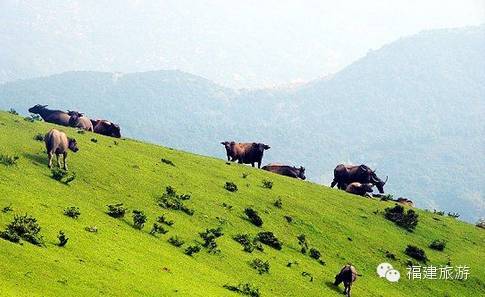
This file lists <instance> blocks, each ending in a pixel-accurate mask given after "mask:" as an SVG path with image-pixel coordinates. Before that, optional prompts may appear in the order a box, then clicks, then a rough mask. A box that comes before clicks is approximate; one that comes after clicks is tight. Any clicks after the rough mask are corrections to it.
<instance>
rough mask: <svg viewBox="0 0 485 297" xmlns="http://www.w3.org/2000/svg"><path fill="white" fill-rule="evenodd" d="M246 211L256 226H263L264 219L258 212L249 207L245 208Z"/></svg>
mask: <svg viewBox="0 0 485 297" xmlns="http://www.w3.org/2000/svg"><path fill="white" fill-rule="evenodd" d="M244 213H245V214H246V216H247V217H248V220H249V221H250V222H251V223H252V224H253V225H255V226H258V227H261V226H263V219H261V217H260V216H259V214H258V212H257V211H255V210H254V209H252V208H250V207H248V208H246V209H245V210H244Z"/></svg>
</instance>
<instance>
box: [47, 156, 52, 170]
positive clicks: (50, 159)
mask: <svg viewBox="0 0 485 297" xmlns="http://www.w3.org/2000/svg"><path fill="white" fill-rule="evenodd" d="M47 156H48V157H49V165H48V166H49V168H52V157H53V156H52V152H49V153H47Z"/></svg>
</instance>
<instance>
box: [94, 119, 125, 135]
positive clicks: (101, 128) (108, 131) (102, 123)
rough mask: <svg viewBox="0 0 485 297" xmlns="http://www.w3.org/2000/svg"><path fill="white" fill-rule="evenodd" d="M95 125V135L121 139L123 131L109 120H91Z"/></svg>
mask: <svg viewBox="0 0 485 297" xmlns="http://www.w3.org/2000/svg"><path fill="white" fill-rule="evenodd" d="M91 123H92V124H93V128H94V133H98V134H102V135H106V136H110V137H116V138H120V137H121V129H120V126H118V125H117V124H115V123H111V122H110V121H107V120H91Z"/></svg>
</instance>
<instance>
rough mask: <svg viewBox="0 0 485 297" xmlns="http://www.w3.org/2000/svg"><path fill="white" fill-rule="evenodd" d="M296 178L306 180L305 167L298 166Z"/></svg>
mask: <svg viewBox="0 0 485 297" xmlns="http://www.w3.org/2000/svg"><path fill="white" fill-rule="evenodd" d="M298 177H299V178H301V179H302V180H305V179H306V176H305V167H303V166H300V169H299V170H298Z"/></svg>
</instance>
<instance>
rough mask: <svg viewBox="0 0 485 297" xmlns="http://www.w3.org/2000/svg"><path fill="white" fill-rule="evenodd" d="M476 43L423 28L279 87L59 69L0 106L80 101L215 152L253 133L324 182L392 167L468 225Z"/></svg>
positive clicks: (484, 99) (476, 121) (8, 87)
mask: <svg viewBox="0 0 485 297" xmlns="http://www.w3.org/2000/svg"><path fill="white" fill-rule="evenodd" d="M484 49H485V27H484V26H482V27H476V28H465V29H453V30H435V31H429V32H423V33H420V34H418V35H415V36H412V37H408V38H403V39H400V40H398V41H396V42H394V43H391V44H389V45H387V46H384V47H383V48H381V49H379V50H376V51H371V52H369V53H368V54H367V56H366V57H364V58H362V59H360V60H358V61H356V62H355V63H353V64H352V65H350V66H348V67H347V68H345V69H344V70H342V71H341V72H339V73H337V74H335V75H334V76H332V77H329V78H326V79H325V80H317V81H313V82H311V83H309V84H306V85H303V86H300V87H297V88H294V89H281V90H256V91H234V90H231V89H227V88H223V87H220V86H218V85H216V84H214V83H212V82H210V81H208V80H206V79H203V78H201V77H198V76H194V75H190V74H187V73H184V72H179V71H155V72H146V73H133V74H126V75H121V74H114V73H100V72H68V73H63V74H59V75H54V76H50V77H43V78H36V79H30V80H23V81H16V82H11V83H5V84H3V85H0V108H3V109H8V108H10V107H13V108H16V109H18V110H19V111H21V112H26V109H27V108H28V107H29V106H31V105H33V104H36V103H44V104H50V105H51V106H53V107H58V108H63V109H79V110H81V111H84V112H86V113H87V114H88V115H90V116H92V117H100V118H108V119H112V120H113V121H116V122H119V123H120V124H121V126H122V128H123V132H124V134H125V135H127V136H131V137H136V138H142V139H145V140H148V141H152V142H157V143H162V144H164V145H168V146H173V147H176V148H180V149H184V150H188V151H193V152H197V153H201V154H208V155H212V156H218V157H221V158H222V157H223V156H224V154H223V148H222V146H221V145H220V144H219V142H220V141H221V140H226V139H234V140H238V141H262V142H266V143H268V144H270V145H271V146H272V148H271V149H270V150H269V151H268V152H267V154H266V157H265V162H270V161H278V162H284V163H291V164H295V165H304V166H306V168H307V170H308V176H309V177H310V178H311V179H313V180H315V181H318V182H322V183H326V184H328V183H329V182H330V181H331V179H332V174H333V173H332V172H333V168H334V167H335V165H336V164H338V163H341V162H345V163H347V162H352V163H366V164H368V165H370V166H371V167H373V168H375V167H377V168H378V174H380V175H381V176H384V177H385V175H389V183H388V185H386V189H387V190H388V191H389V192H390V193H393V194H395V195H396V196H405V197H408V198H410V199H412V200H414V201H415V202H416V203H417V205H418V206H421V207H426V208H431V209H433V208H436V209H444V210H447V211H457V212H459V213H460V214H461V215H462V218H464V219H466V220H470V221H474V220H476V219H477V218H478V217H480V216H482V217H483V216H485V198H484V188H483V185H482V184H483V182H482V180H483V177H484V176H483V168H485V151H484V147H485V143H484V139H485V125H483V118H484V117H485V104H484V103H485V84H483V82H484V81H485V55H484V54H483V50H484ZM303 198H304V197H302V199H303Z"/></svg>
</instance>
